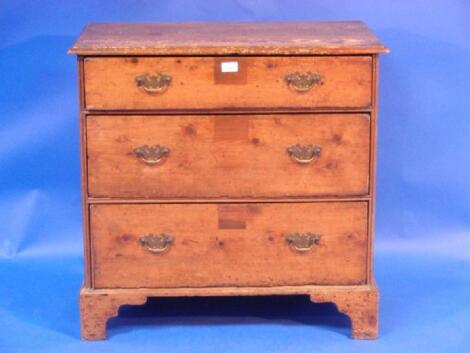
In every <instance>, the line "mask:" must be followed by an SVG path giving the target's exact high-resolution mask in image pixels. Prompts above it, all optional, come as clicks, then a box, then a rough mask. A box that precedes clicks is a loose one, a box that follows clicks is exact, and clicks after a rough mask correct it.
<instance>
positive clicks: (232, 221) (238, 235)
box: [90, 202, 368, 288]
mask: <svg viewBox="0 0 470 353" xmlns="http://www.w3.org/2000/svg"><path fill="white" fill-rule="evenodd" d="M367 216H368V214H367V202H342V203H341V202H325V203H322V202H318V203H298V204H293V203H291V204H228V205H226V204H223V205H218V204H200V205H195V204H173V205H172V204H153V205H149V204H146V205H91V206H90V217H91V236H92V243H93V251H94V253H93V257H92V258H93V271H94V288H138V287H156V288H158V287H163V288H165V287H211V286H280V285H305V284H349V285H351V284H363V283H364V282H365V279H366V272H367V268H366V265H367V261H366V258H367V223H368V221H367ZM295 232H299V233H307V232H311V233H314V234H317V235H319V236H320V241H319V244H317V245H314V246H313V248H312V249H311V250H310V251H308V252H305V253H300V252H298V251H296V250H294V249H293V248H292V247H291V246H289V244H288V243H287V241H286V236H287V235H288V234H291V233H295ZM161 233H165V234H170V235H172V236H173V237H174V244H173V246H171V247H170V249H169V250H168V251H167V252H165V253H162V254H155V253H152V252H149V251H148V250H147V249H145V248H144V247H143V246H142V245H141V244H140V243H139V239H140V237H142V236H144V235H147V234H161Z"/></svg>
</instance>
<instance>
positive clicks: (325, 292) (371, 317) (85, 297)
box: [80, 283, 378, 340]
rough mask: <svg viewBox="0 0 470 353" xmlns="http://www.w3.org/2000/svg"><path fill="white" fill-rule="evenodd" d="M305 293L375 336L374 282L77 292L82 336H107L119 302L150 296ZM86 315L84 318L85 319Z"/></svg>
mask: <svg viewBox="0 0 470 353" xmlns="http://www.w3.org/2000/svg"><path fill="white" fill-rule="evenodd" d="M237 295H245V296H257V295H308V296H310V299H311V300H312V302H314V303H326V302H328V303H334V304H336V306H337V308H338V310H339V311H340V312H342V313H344V314H346V315H348V316H349V317H350V319H351V326H352V327H351V328H352V337H353V338H356V339H373V338H376V337H377V330H378V320H377V310H378V291H377V287H376V286H375V284H374V283H372V284H370V285H359V286H356V285H351V286H312V285H308V286H282V287H279V286H272V287H269V286H264V287H206V288H194V287H186V288H137V289H88V288H83V289H82V290H81V292H80V310H81V317H82V338H84V339H87V340H99V339H104V338H105V337H106V321H107V320H108V319H109V318H111V317H113V316H116V315H117V313H118V310H119V307H120V306H121V305H141V304H144V303H145V302H146V301H147V298H150V297H196V296H237ZM84 319H85V320H84Z"/></svg>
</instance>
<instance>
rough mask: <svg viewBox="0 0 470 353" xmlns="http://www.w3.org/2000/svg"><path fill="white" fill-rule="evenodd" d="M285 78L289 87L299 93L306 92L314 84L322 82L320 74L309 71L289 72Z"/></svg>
mask: <svg viewBox="0 0 470 353" xmlns="http://www.w3.org/2000/svg"><path fill="white" fill-rule="evenodd" d="M285 80H286V83H287V86H289V88H291V89H293V90H295V91H296V92H300V93H304V92H308V91H310V90H311V89H312V87H313V86H314V85H317V84H321V83H322V80H321V76H320V75H319V74H317V73H312V72H310V71H309V72H307V73H305V74H301V73H300V72H298V71H297V72H294V73H291V74H289V75H287V76H286V77H285Z"/></svg>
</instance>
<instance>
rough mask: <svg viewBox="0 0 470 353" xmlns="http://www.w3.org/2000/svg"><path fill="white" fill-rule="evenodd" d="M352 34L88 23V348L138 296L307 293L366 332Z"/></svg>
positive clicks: (367, 108) (371, 92) (362, 136)
mask: <svg viewBox="0 0 470 353" xmlns="http://www.w3.org/2000/svg"><path fill="white" fill-rule="evenodd" d="M386 51H387V49H386V48H385V47H384V46H383V45H382V44H381V43H380V42H379V41H378V39H377V38H376V37H375V36H374V35H373V34H372V33H370V32H369V31H368V29H367V27H366V26H365V25H364V24H363V23H361V22H319V23H305V22H302V23H257V24H254V23H199V24H196V23H193V24H189V23H188V24H169V23H167V24H165V23H154V24H92V25H89V26H87V27H86V28H85V30H84V31H83V32H82V34H81V35H80V37H79V39H78V40H77V41H76V43H75V44H74V46H73V47H72V48H71V49H70V51H69V52H70V53H72V54H76V55H77V57H78V67H79V80H80V85H79V87H80V89H79V91H80V129H81V155H82V162H81V164H82V184H83V214H84V248H85V250H84V251H85V279H84V284H83V288H82V289H81V292H80V312H81V325H82V337H83V338H84V339H89V340H93V339H103V338H105V336H106V322H107V320H108V318H110V317H112V316H115V315H117V313H118V309H119V307H120V306H121V305H125V304H126V305H129V304H130V305H132V304H135V305H137V304H143V303H145V301H146V300H147V298H148V297H161V296H174V297H177V296H223V295H307V296H309V297H310V298H311V300H312V301H313V302H333V303H335V304H336V306H337V307H338V309H339V311H341V312H343V313H345V314H346V315H348V316H349V317H350V318H351V323H352V336H353V337H354V338H375V337H376V336H377V303H378V291H377V287H376V285H375V283H374V279H373V274H372V241H373V214H374V192H375V190H374V185H375V143H376V124H377V110H376V109H377V71H378V54H380V53H384V52H386Z"/></svg>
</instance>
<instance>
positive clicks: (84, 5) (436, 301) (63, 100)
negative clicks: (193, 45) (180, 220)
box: [0, 0, 470, 353]
mask: <svg viewBox="0 0 470 353" xmlns="http://www.w3.org/2000/svg"><path fill="white" fill-rule="evenodd" d="M357 19H359V20H363V21H365V22H367V23H368V25H369V26H370V27H371V28H372V29H373V30H374V31H375V32H376V34H377V35H378V36H379V37H380V38H381V39H382V40H383V41H384V42H385V44H386V45H387V46H389V47H390V48H391V53H390V54H388V55H384V56H382V57H381V67H380V96H379V103H380V111H379V113H380V114H379V123H380V125H379V146H378V147H379V149H378V159H379V165H378V167H379V169H378V200H377V222H376V250H377V251H376V278H377V281H378V283H379V285H380V288H381V303H380V333H381V338H380V339H379V340H377V341H353V340H350V339H349V338H348V334H349V322H348V319H347V318H346V317H345V316H343V315H341V314H338V313H337V312H336V310H335V308H334V306H333V305H330V304H321V305H312V304H309V303H308V301H307V299H306V298H304V297H287V298H272V297H270V298H220V299H219V298H212V299H204V298H199V299H184V300H183V299H152V300H151V301H150V303H149V304H147V305H146V306H145V307H143V308H142V307H132V308H125V309H123V310H122V315H121V317H119V318H115V319H112V320H111V321H110V323H109V328H110V329H109V336H110V338H109V340H108V341H104V342H97V343H88V342H82V341H80V340H79V317H78V303H77V295H78V290H79V287H80V284H81V279H82V273H83V268H82V245H81V214H80V192H79V189H80V172H79V162H78V160H79V145H78V141H79V139H78V116H77V115H78V114H77V111H78V102H77V70H76V62H75V58H74V57H73V56H67V55H66V54H65V52H66V50H67V49H68V47H69V46H70V45H71V44H72V42H73V41H74V39H75V37H76V36H77V35H78V33H79V31H80V30H81V29H82V27H83V26H84V25H85V24H86V23H88V22H106V21H134V22H136V21H213V20H219V21H235V20H243V21H264V20H357ZM469 24H470V1H466V0H460V1H459V0H447V1H432V0H427V1H424V0H422V1H411V0H409V1H392V0H387V1H384V0H382V1H373V0H362V1H309V0H303V1H300V0H299V1H281V0H271V1H269V0H257V1H256V0H238V1H235V0H234V1H229V0H218V1H202V0H201V1H181V0H178V1H175V0H173V1H170V0H163V1H148V0H143V1H131V0H128V1H122V0H114V1H109V0H107V1H104V0H101V1H90V0H81V1H66V0H63V1H57V0H53V1H52V0H44V1H21V0H15V1H13V0H7V1H6V0H2V1H1V3H0V352H1V353H10V352H64V351H65V352H88V351H90V352H104V351H109V352H125V351H127V350H131V349H132V350H133V351H138V352H170V351H171V352H205V351H207V352H263V351H267V352H283V353H285V352H312V351H314V352H338V351H350V352H376V353H377V352H395V351H402V352H427V353H432V352H453V353H456V352H457V353H458V352H470V306H469V305H468V301H469V299H470V261H469V259H470V142H469V137H470V29H469ZM126 309H127V310H126Z"/></svg>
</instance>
